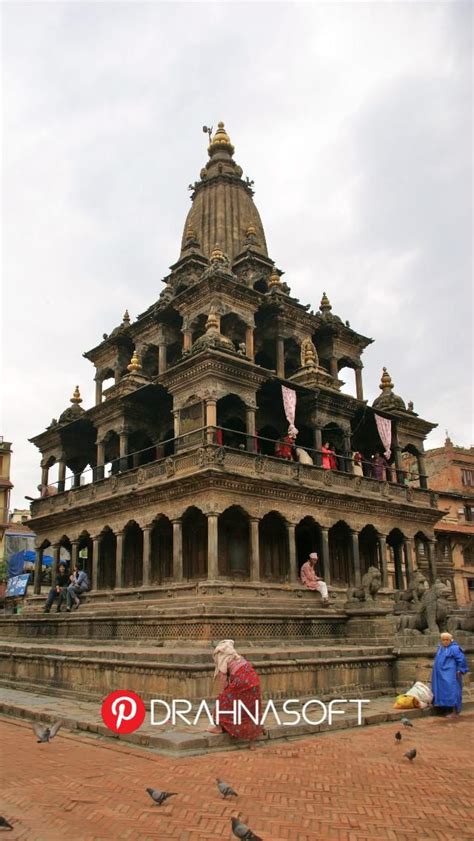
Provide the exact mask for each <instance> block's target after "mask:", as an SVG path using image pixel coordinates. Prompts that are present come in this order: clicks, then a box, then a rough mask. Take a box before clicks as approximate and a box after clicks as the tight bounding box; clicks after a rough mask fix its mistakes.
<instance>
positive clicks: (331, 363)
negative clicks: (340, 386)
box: [329, 356, 339, 380]
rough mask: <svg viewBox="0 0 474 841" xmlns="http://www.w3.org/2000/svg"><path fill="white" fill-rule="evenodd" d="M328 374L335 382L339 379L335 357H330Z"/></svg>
mask: <svg viewBox="0 0 474 841" xmlns="http://www.w3.org/2000/svg"><path fill="white" fill-rule="evenodd" d="M329 373H330V374H331V377H334V379H335V380H338V379H339V371H338V370H337V359H336V357H335V356H331V358H330V360H329Z"/></svg>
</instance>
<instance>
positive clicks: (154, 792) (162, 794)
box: [145, 788, 178, 806]
mask: <svg viewBox="0 0 474 841" xmlns="http://www.w3.org/2000/svg"><path fill="white" fill-rule="evenodd" d="M145 791H147V792H148V794H149V795H150V797H151V799H152V800H154V801H155V803H157V804H158V806H161V804H162V803H164V802H165V800H168V797H174V796H175V794H177V793H178V792H177V791H158V789H157V788H147V789H145Z"/></svg>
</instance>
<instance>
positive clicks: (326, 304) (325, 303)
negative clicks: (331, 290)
mask: <svg viewBox="0 0 474 841" xmlns="http://www.w3.org/2000/svg"><path fill="white" fill-rule="evenodd" d="M319 309H320V310H321V312H330V310H332V306H331V303H330V301H329V298H328V296H327V295H326V293H325V292H323V297H322V298H321V303H320V305H319Z"/></svg>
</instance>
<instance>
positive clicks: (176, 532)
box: [173, 519, 183, 582]
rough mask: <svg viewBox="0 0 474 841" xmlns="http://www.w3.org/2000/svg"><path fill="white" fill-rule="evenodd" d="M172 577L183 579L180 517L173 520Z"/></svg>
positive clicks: (178, 579) (177, 580) (176, 579)
mask: <svg viewBox="0 0 474 841" xmlns="http://www.w3.org/2000/svg"><path fill="white" fill-rule="evenodd" d="M173 578H174V580H175V581H176V582H180V581H182V580H183V526H182V521H181V520H180V519H177V520H173Z"/></svg>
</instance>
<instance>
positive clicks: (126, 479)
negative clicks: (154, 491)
mask: <svg viewBox="0 0 474 841" xmlns="http://www.w3.org/2000/svg"><path fill="white" fill-rule="evenodd" d="M209 469H212V470H217V471H219V472H221V473H224V474H228V473H232V474H234V475H235V474H238V475H240V476H242V477H246V478H256V477H257V478H259V479H261V480H273V481H278V482H285V483H290V484H292V485H293V486H298V487H302V488H305V487H306V488H311V489H312V488H321V489H326V490H329V491H334V492H335V493H350V494H357V495H360V496H361V497H365V498H372V499H386V500H388V501H390V500H392V501H394V502H405V503H412V504H414V505H417V506H419V505H423V506H427V507H431V508H436V507H437V497H436V494H434V493H433V492H432V491H428V490H422V489H421V488H409V487H405V486H404V485H396V484H392V483H389V482H382V481H378V480H377V479H366V478H362V477H360V476H354V475H353V474H350V473H342V472H338V471H334V470H324V469H323V468H321V467H316V466H311V465H303V464H299V463H297V462H290V461H284V460H282V459H280V458H276V457H272V456H266V455H258V454H255V453H250V452H246V451H244V450H233V449H230V448H227V447H220V446H217V445H214V444H207V445H204V446H200V447H197V448H196V449H193V450H187V451H184V452H179V453H177V454H176V455H173V456H168V457H167V458H164V459H162V460H161V461H158V462H153V463H151V464H148V465H145V466H143V467H138V468H134V469H131V470H127V471H126V472H124V473H121V474H118V475H115V476H110V477H109V478H107V479H100V480H98V481H96V482H92V483H90V484H88V485H83V486H82V487H78V488H73V489H71V490H69V491H66V492H64V493H60V494H56V495H55V496H50V497H47V498H44V499H37V500H35V501H34V502H33V503H32V506H31V511H32V516H33V517H43V516H48V515H50V514H54V513H56V512H59V511H64V510H67V509H68V508H72V507H74V508H77V507H78V506H81V505H89V504H90V503H91V502H94V501H95V500H97V501H102V500H104V499H111V498H113V497H118V496H121V495H122V494H127V493H129V492H130V491H131V490H135V489H138V488H142V487H154V486H156V485H161V484H165V483H166V482H169V481H170V480H173V479H176V478H180V479H181V478H184V477H186V476H192V475H194V474H196V473H200V472H202V471H205V470H209Z"/></svg>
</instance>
